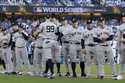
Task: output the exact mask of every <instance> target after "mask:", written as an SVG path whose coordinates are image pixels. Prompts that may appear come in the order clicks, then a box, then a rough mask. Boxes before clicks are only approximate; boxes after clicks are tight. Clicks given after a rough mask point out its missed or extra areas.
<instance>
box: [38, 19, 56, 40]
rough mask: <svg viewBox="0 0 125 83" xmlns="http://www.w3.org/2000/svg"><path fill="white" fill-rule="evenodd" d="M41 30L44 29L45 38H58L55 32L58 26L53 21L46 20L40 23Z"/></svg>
mask: <svg viewBox="0 0 125 83" xmlns="http://www.w3.org/2000/svg"><path fill="white" fill-rule="evenodd" d="M38 30H39V31H42V33H43V35H44V38H50V39H54V40H56V39H57V36H56V35H55V32H56V31H57V26H56V25H55V24H54V23H53V22H51V21H45V22H43V23H41V24H40V26H39V29H38Z"/></svg>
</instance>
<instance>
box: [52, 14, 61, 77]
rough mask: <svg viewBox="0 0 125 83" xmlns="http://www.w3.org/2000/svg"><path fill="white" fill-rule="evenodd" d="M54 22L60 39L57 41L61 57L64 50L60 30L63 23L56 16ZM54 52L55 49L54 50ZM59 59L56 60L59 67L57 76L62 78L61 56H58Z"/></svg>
mask: <svg viewBox="0 0 125 83" xmlns="http://www.w3.org/2000/svg"><path fill="white" fill-rule="evenodd" d="M52 20H53V22H54V23H55V25H56V26H57V32H56V33H55V34H56V35H57V36H58V37H57V41H58V43H59V50H58V51H59V52H58V53H59V55H61V50H62V46H61V45H62V36H63V34H62V32H61V31H60V28H61V26H62V25H61V21H60V18H59V17H58V16H55V15H54V17H53V18H52ZM53 50H54V49H53ZM56 58H57V59H59V60H56V67H57V74H58V76H61V72H60V56H57V57H56Z"/></svg>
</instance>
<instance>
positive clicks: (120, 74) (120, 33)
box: [116, 18, 125, 80]
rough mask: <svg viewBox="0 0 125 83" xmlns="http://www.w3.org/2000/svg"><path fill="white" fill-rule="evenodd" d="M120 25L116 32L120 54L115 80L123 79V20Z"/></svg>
mask: <svg viewBox="0 0 125 83" xmlns="http://www.w3.org/2000/svg"><path fill="white" fill-rule="evenodd" d="M122 22H123V23H122V24H121V25H120V27H119V32H118V51H119V53H120V70H119V75H118V76H117V78H116V79H117V80H122V79H123V72H124V64H125V19H124V18H123V19H122Z"/></svg>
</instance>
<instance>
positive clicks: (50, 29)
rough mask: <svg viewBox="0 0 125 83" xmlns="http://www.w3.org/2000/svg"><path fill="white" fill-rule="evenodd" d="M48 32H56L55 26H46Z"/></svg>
mask: <svg viewBox="0 0 125 83" xmlns="http://www.w3.org/2000/svg"><path fill="white" fill-rule="evenodd" d="M46 30H47V32H54V26H46Z"/></svg>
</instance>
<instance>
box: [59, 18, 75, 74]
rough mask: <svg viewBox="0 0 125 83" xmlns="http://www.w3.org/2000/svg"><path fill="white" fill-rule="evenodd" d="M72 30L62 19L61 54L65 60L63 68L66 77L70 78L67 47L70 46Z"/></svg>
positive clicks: (65, 20)
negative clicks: (64, 68)
mask: <svg viewBox="0 0 125 83" xmlns="http://www.w3.org/2000/svg"><path fill="white" fill-rule="evenodd" d="M72 30H73V28H72V26H71V25H70V24H69V23H68V20H67V19H66V18H62V26H61V32H62V33H63V37H62V54H63V55H64V60H65V67H66V75H65V76H70V69H69V68H70V67H69V66H70V65H69V63H70V56H69V46H70V39H71V33H70V32H72Z"/></svg>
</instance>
